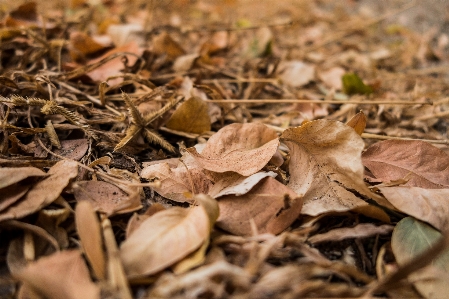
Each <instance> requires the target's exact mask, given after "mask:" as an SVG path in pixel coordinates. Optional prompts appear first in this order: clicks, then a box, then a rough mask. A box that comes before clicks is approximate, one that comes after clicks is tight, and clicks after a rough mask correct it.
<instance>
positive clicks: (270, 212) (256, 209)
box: [217, 177, 303, 236]
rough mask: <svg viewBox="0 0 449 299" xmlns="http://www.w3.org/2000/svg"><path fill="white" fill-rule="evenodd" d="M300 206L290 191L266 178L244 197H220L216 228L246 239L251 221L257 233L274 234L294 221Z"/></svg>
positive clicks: (300, 201) (300, 199) (300, 200)
mask: <svg viewBox="0 0 449 299" xmlns="http://www.w3.org/2000/svg"><path fill="white" fill-rule="evenodd" d="M302 203H303V199H302V198H301V197H298V196H297V195H296V193H295V192H293V191H292V190H291V189H290V188H288V187H287V186H285V185H283V184H281V183H279V182H278V181H276V180H275V179H274V178H271V177H268V178H265V179H263V180H262V181H260V183H258V184H257V185H256V186H255V187H254V188H253V189H252V190H251V191H249V192H248V193H246V194H245V195H242V196H234V195H226V196H223V197H221V198H220V199H219V200H218V206H219V207H220V217H219V218H218V220H217V226H219V227H220V228H222V229H224V230H227V231H229V232H231V233H233V234H236V235H246V236H248V235H251V234H252V231H251V224H250V220H251V219H252V220H254V222H255V224H256V227H257V229H258V232H259V233H272V234H278V233H280V232H282V231H283V230H285V229H286V228H287V227H289V226H290V224H292V223H293V221H295V220H296V219H297V218H298V216H299V214H300V212H301V207H302Z"/></svg>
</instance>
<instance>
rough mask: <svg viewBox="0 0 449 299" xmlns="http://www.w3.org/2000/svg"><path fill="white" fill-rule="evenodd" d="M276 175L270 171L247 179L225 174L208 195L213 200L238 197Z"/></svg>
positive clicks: (258, 173)
mask: <svg viewBox="0 0 449 299" xmlns="http://www.w3.org/2000/svg"><path fill="white" fill-rule="evenodd" d="M276 175H277V174H276V173H274V172H272V171H269V172H263V171H262V172H257V173H255V174H253V175H250V176H249V177H245V176H241V175H239V174H237V173H235V174H232V173H231V174H226V175H223V176H222V179H220V180H218V181H217V182H216V183H215V184H214V185H213V187H212V188H211V190H210V191H209V193H208V194H209V195H210V196H212V197H213V198H217V197H220V196H224V195H235V196H240V195H243V194H246V193H248V192H249V191H250V190H251V189H252V188H253V187H254V186H255V185H256V184H257V183H259V182H260V181H261V180H262V179H264V178H266V177H272V178H274V177H276Z"/></svg>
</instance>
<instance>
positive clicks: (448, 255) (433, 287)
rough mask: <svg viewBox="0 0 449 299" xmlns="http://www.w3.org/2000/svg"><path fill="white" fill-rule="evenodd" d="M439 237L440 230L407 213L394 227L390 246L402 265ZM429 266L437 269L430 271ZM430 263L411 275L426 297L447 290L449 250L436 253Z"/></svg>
mask: <svg viewBox="0 0 449 299" xmlns="http://www.w3.org/2000/svg"><path fill="white" fill-rule="evenodd" d="M441 237H442V235H441V233H440V232H438V231H437V230H435V229H434V228H432V227H431V226H429V225H427V224H425V223H423V222H420V221H418V220H416V219H414V218H413V217H406V218H404V219H402V220H401V221H399V223H398V224H397V225H396V227H395V229H394V231H393V236H392V238H391V248H392V249H393V253H394V256H395V258H396V261H397V263H398V264H399V265H404V264H406V263H407V262H408V261H410V260H411V259H412V258H414V257H416V256H417V255H419V254H420V253H422V252H424V251H425V250H427V249H429V248H430V246H432V245H433V244H435V243H436V242H437V241H438V240H439V239H440V238H441ZM432 266H433V267H435V268H436V270H437V271H432ZM432 266H431V267H426V268H424V269H421V270H420V271H418V272H415V273H412V274H411V275H410V278H411V280H412V281H414V283H413V284H414V286H415V287H416V288H417V289H418V291H419V292H420V293H421V294H422V295H423V296H424V297H425V298H435V299H436V298H445V297H447V294H448V292H449V250H447V249H446V250H445V251H444V252H443V253H441V254H440V255H439V256H438V257H436V258H435V260H434V261H433V262H432ZM439 272H440V273H439ZM423 278H424V279H425V278H427V279H426V280H423ZM429 278H430V279H429Z"/></svg>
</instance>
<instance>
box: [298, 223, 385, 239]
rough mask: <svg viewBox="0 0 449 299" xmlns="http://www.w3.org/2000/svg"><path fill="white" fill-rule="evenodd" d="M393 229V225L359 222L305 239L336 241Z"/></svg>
mask: <svg viewBox="0 0 449 299" xmlns="http://www.w3.org/2000/svg"><path fill="white" fill-rule="evenodd" d="M392 231H393V226H392V225H388V224H384V225H380V226H376V225H374V224H371V223H361V224H358V225H356V226H354V227H344V228H336V229H333V230H330V231H328V232H326V233H323V234H318V235H314V236H312V237H310V238H308V239H307V242H310V243H311V244H317V243H321V242H336V241H341V240H345V239H350V238H351V239H360V238H367V237H371V236H374V235H385V234H388V233H390V232H392Z"/></svg>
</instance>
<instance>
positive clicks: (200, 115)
mask: <svg viewBox="0 0 449 299" xmlns="http://www.w3.org/2000/svg"><path fill="white" fill-rule="evenodd" d="M208 110H209V107H208V105H207V103H206V102H204V101H203V100H202V99H200V98H198V97H191V98H190V99H188V100H187V101H185V102H184V103H182V104H181V105H180V106H179V107H178V108H177V109H176V110H175V112H173V114H172V116H171V117H170V119H169V120H168V122H167V124H166V125H165V126H166V127H167V128H169V129H172V130H177V131H182V132H187V133H197V134H201V133H204V132H207V131H210V117H209V113H208Z"/></svg>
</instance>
